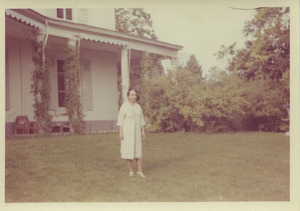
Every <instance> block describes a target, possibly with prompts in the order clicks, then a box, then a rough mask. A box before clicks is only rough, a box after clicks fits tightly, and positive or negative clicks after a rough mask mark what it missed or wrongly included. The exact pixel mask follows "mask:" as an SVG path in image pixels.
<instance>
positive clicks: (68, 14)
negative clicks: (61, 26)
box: [66, 9, 72, 20]
mask: <svg viewBox="0 0 300 211" xmlns="http://www.w3.org/2000/svg"><path fill="white" fill-rule="evenodd" d="M66 19H67V20H72V9H66Z"/></svg>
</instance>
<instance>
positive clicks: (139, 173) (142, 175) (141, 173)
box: [136, 171, 146, 178]
mask: <svg viewBox="0 0 300 211" xmlns="http://www.w3.org/2000/svg"><path fill="white" fill-rule="evenodd" d="M136 173H137V174H138V175H140V176H141V177H143V178H146V177H145V175H144V174H143V172H139V171H137V172H136Z"/></svg>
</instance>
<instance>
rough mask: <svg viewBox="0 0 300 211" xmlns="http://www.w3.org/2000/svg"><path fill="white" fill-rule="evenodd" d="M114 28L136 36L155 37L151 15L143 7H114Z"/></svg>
mask: <svg viewBox="0 0 300 211" xmlns="http://www.w3.org/2000/svg"><path fill="white" fill-rule="evenodd" d="M115 19H116V29H117V31H119V32H125V33H128V34H133V35H136V36H140V37H144V38H148V39H157V37H156V35H155V34H154V30H153V28H152V20H151V15H150V14H149V13H147V12H145V11H144V9H143V8H117V9H115Z"/></svg>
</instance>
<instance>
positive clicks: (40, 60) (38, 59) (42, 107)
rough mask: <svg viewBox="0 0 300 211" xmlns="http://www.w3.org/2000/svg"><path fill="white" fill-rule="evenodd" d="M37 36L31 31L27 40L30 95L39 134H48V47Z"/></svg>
mask: <svg viewBox="0 0 300 211" xmlns="http://www.w3.org/2000/svg"><path fill="white" fill-rule="evenodd" d="M37 36H38V34H37V32H36V31H32V32H31V33H29V34H28V37H27V40H28V42H29V43H30V45H31V48H32V61H33V64H34V69H33V74H32V78H31V81H32V84H31V93H33V96H34V104H33V108H34V119H35V120H36V121H37V124H38V127H39V133H42V134H43V133H46V134H48V133H49V131H50V130H51V126H52V115H50V114H49V109H50V102H51V98H50V92H51V85H50V76H49V63H50V57H49V51H50V47H49V45H44V42H43V41H38V39H37V38H38V37H37Z"/></svg>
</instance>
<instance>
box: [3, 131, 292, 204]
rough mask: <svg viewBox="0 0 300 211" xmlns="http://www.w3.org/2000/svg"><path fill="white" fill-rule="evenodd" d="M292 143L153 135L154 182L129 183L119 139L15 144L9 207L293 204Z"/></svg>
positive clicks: (8, 174) (149, 170) (149, 145)
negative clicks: (39, 204)
mask: <svg viewBox="0 0 300 211" xmlns="http://www.w3.org/2000/svg"><path fill="white" fill-rule="evenodd" d="M289 145H290V144H289V137H288V136H284V135H283V134H276V133H259V132H255V133H228V134H211V135H209V134H197V133H173V134H156V133H153V134H147V139H146V141H145V142H144V143H143V151H144V152H143V153H144V155H143V160H144V161H143V171H144V174H145V175H146V179H143V178H140V177H138V176H137V175H136V174H135V176H134V177H129V176H128V169H127V165H126V162H125V161H124V160H121V158H120V148H119V147H120V145H119V140H118V134H117V133H113V134H98V135H86V136H60V137H47V138H29V137H26V138H8V139H7V140H6V145H5V147H6V149H5V151H6V154H5V201H6V202H7V203H10V202H174V201H176V202H201V201H211V202H214V201H288V200H289V197H290V196H289V189H290V185H289V184H290V180H289V178H290V174H289V172H290V164H289V163H290V162H289V157H290V156H289Z"/></svg>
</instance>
